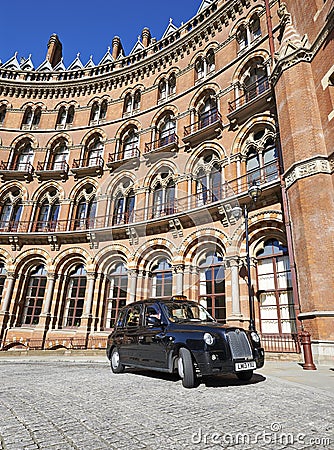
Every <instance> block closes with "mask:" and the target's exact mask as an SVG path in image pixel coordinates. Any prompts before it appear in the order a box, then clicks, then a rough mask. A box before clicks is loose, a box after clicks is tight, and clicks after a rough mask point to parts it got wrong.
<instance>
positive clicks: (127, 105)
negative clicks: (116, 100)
mask: <svg viewBox="0 0 334 450" xmlns="http://www.w3.org/2000/svg"><path fill="white" fill-rule="evenodd" d="M131 111H132V96H131V94H130V93H128V94H126V96H125V99H124V114H130V113H131Z"/></svg>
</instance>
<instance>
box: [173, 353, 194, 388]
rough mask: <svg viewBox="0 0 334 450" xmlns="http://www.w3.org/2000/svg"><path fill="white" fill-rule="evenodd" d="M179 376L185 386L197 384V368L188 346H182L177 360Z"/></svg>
mask: <svg viewBox="0 0 334 450" xmlns="http://www.w3.org/2000/svg"><path fill="white" fill-rule="evenodd" d="M177 368H178V372H179V376H180V378H181V379H182V385H183V387H185V388H193V387H195V385H196V377H195V369H194V364H193V360H192V357H191V353H190V351H189V350H188V349H186V348H180V351H179V358H178V361H177Z"/></svg>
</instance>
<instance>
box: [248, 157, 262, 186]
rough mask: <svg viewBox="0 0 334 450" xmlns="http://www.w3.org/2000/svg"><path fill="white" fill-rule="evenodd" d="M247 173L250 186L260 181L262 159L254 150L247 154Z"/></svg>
mask: <svg viewBox="0 0 334 450" xmlns="http://www.w3.org/2000/svg"><path fill="white" fill-rule="evenodd" d="M246 171H247V182H248V185H249V186H252V185H254V184H255V183H256V182H257V181H259V180H260V159H259V154H258V152H257V151H256V150H255V149H254V148H252V149H250V150H249V152H248V153H247V160H246Z"/></svg>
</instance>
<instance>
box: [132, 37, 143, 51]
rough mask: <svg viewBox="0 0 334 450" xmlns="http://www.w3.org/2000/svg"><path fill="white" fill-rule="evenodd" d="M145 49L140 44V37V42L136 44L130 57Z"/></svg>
mask: <svg viewBox="0 0 334 450" xmlns="http://www.w3.org/2000/svg"><path fill="white" fill-rule="evenodd" d="M144 49H145V47H144V46H143V44H142V43H141V42H140V36H138V41H137V42H136V43H135V45H134V47H133V49H132V50H131V52H130V55H133V53H136V52H141V51H142V50H144Z"/></svg>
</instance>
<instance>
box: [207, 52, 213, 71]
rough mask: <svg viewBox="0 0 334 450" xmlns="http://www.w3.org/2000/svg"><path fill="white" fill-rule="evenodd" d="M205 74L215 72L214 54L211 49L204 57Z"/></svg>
mask: <svg viewBox="0 0 334 450" xmlns="http://www.w3.org/2000/svg"><path fill="white" fill-rule="evenodd" d="M206 63H207V72H208V73H211V72H213V71H214V70H215V54H214V51H213V50H212V49H210V50H209V51H208V53H207V55H206Z"/></svg>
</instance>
